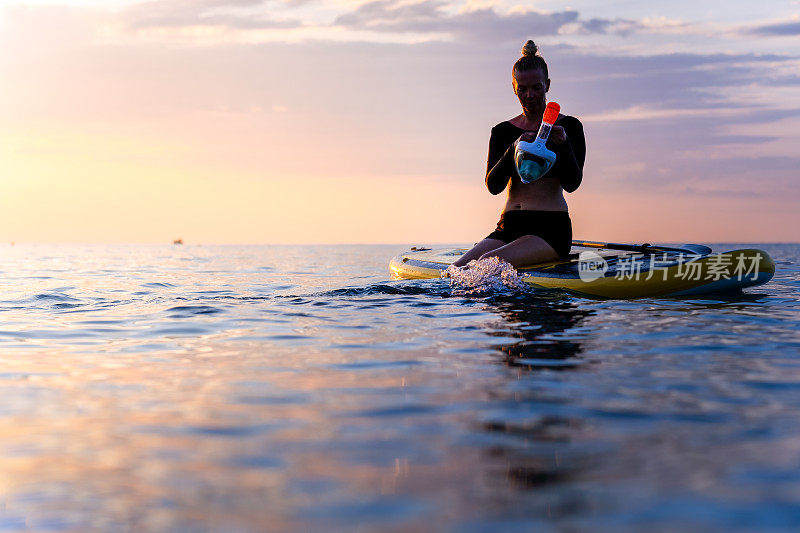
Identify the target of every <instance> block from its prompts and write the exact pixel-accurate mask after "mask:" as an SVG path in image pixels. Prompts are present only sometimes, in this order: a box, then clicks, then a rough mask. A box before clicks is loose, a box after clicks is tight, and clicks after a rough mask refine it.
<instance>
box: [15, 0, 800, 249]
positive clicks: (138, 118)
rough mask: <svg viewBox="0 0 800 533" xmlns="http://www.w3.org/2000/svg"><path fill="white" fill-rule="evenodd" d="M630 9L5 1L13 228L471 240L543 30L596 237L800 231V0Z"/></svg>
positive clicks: (31, 238) (24, 231)
mask: <svg viewBox="0 0 800 533" xmlns="http://www.w3.org/2000/svg"><path fill="white" fill-rule="evenodd" d="M626 4H627V3H611V4H610V5H609V6H606V8H604V9H603V11H602V12H598V8H597V7H595V6H594V3H591V2H583V1H579V2H575V3H573V4H572V8H571V9H569V10H564V9H563V8H561V7H559V6H560V5H561V4H560V3H557V2H549V1H547V2H537V3H535V4H533V5H526V6H525V7H520V6H519V5H517V4H515V3H513V2H505V1H502V0H498V1H493V0H490V1H482V2H471V1H470V2H449V3H446V4H439V3H435V2H429V1H426V0H423V1H421V2H416V1H415V2H349V1H347V2H345V1H319V2H307V3H302V2H301V3H295V2H281V1H264V2H259V1H253V2H245V3H242V2H234V1H230V2H225V1H215V2H208V1H197V2H181V3H176V2H170V1H160V0H155V1H153V0H151V1H148V2H142V1H133V0H130V1H117V2H108V1H102V2H100V1H88V0H86V1H72V2H66V1H61V2H58V1H56V0H51V1H49V2H38V1H36V2H34V1H27V2H23V1H19V2H14V1H12V2H10V3H9V2H6V3H4V4H3V6H2V7H0V76H2V79H3V80H4V83H3V88H2V89H0V240H4V241H6V242H12V241H13V242H152V243H159V242H171V240H172V239H173V238H177V237H179V236H180V237H182V238H183V239H184V241H185V242H187V243H377V242H385V243H395V242H397V243H401V242H402V243H420V244H428V243H437V242H453V243H456V242H458V243H468V242H474V241H476V240H478V239H480V238H482V237H483V236H485V234H487V233H488V232H489V231H491V229H492V225H493V224H494V223H495V222H496V219H497V215H498V213H499V211H500V209H501V207H502V205H503V198H502V197H493V196H491V195H490V194H489V193H488V192H487V191H486V189H485V187H484V185H483V179H484V171H485V157H486V143H487V141H488V135H489V130H490V128H491V127H492V126H493V125H494V124H496V123H498V122H500V121H502V120H504V119H507V118H510V117H512V116H514V115H516V114H517V113H518V112H519V110H518V103H517V102H516V99H515V97H514V95H513V93H512V91H511V84H510V66H511V64H513V62H514V60H516V58H517V57H518V51H519V47H520V46H521V45H522V43H523V42H524V41H525V40H526V39H528V38H532V39H534V40H536V41H537V43H538V44H539V45H540V47H541V51H542V54H543V55H544V57H545V58H546V59H547V61H548V63H549V65H550V75H551V78H552V88H551V91H550V94H549V97H550V98H551V99H553V100H557V101H558V102H559V103H561V105H562V107H563V112H565V113H567V114H571V115H574V116H577V117H578V118H580V119H581V120H582V121H583V123H584V126H585V131H586V136H587V145H588V155H587V162H586V167H585V172H584V176H585V178H584V183H583V185H582V186H581V188H580V189H578V191H576V192H575V193H574V194H571V195H567V201H568V202H569V204H570V211H571V215H572V218H573V221H574V225H575V235H576V236H577V237H581V238H587V239H596V240H638V241H643V240H646V241H688V240H691V241H698V242H703V241H715V242H719V241H728V242H730V241H759V242H763V241H796V240H797V236H796V232H795V229H794V228H796V227H797V226H798V225H800V215H798V214H797V211H796V204H797V203H798V199H800V185H798V182H797V180H796V173H797V169H798V168H800V159H799V158H798V155H797V153H796V148H795V147H796V146H797V143H798V141H800V139H798V137H800V133H799V132H800V113H798V110H800V94H798V91H797V85H798V81H800V78H799V77H798V72H800V71H799V70H798V66H800V60H799V59H798V57H800V56H799V54H800V45H798V41H797V35H798V33H800V30H798V27H799V26H798V24H800V19H799V18H798V14H799V13H800V4H798V3H797V2H788V3H784V4H781V5H774V6H771V7H769V8H766V9H765V7H764V6H763V5H762V6H759V9H758V10H756V9H755V8H753V7H752V6H750V5H749V4H748V3H744V2H739V3H736V4H737V5H731V4H730V3H726V2H710V3H708V5H707V7H706V8H705V10H703V9H701V10H699V11H698V10H693V9H682V8H686V6H689V5H691V4H689V3H688V2H677V3H676V4H675V5H673V6H671V7H669V8H666V7H662V6H660V5H659V4H657V3H654V2H652V3H640V4H637V5H636V7H629V6H627V5H626ZM738 4H740V5H738ZM770 10H771V11H770Z"/></svg>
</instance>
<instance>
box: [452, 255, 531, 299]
mask: <svg viewBox="0 0 800 533" xmlns="http://www.w3.org/2000/svg"><path fill="white" fill-rule="evenodd" d="M442 277H443V278H449V279H450V287H451V288H452V289H453V290H456V291H459V292H462V293H463V294H481V293H487V292H488V293H496V292H504V291H507V290H509V289H511V290H513V291H525V290H526V289H527V287H526V285H525V282H524V281H522V277H521V276H520V275H519V272H517V270H516V269H515V268H514V267H513V266H511V263H509V262H507V261H503V260H502V259H500V258H499V257H487V258H485V259H474V260H472V261H470V262H469V263H467V264H466V265H465V266H463V267H457V266H454V265H450V266H449V267H448V268H447V270H445V271H444V272H442Z"/></svg>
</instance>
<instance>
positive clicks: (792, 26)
mask: <svg viewBox="0 0 800 533" xmlns="http://www.w3.org/2000/svg"><path fill="white" fill-rule="evenodd" d="M746 33H750V34H755V35H764V36H770V37H794V36H797V35H800V21H796V20H795V21H792V22H778V23H775V24H763V25H761V26H754V27H751V28H748V29H747V31H746Z"/></svg>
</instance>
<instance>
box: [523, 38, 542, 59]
mask: <svg viewBox="0 0 800 533" xmlns="http://www.w3.org/2000/svg"><path fill="white" fill-rule="evenodd" d="M538 52H539V47H538V46H536V43H535V42H533V41H531V40H528V42H527V43H525V44H524V45H523V46H522V57H526V56H535V55H536V54H537V53H538Z"/></svg>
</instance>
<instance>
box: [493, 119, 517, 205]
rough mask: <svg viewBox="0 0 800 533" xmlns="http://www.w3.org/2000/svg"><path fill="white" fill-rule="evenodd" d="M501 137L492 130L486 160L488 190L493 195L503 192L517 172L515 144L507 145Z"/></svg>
mask: <svg viewBox="0 0 800 533" xmlns="http://www.w3.org/2000/svg"><path fill="white" fill-rule="evenodd" d="M499 137H500V136H499V135H498V134H497V133H496V131H495V129H494V128H492V135H491V137H490V138H489V156H488V157H487V159H486V188H487V189H489V192H490V193H492V194H500V193H501V192H503V190H505V188H506V186H507V185H508V181H509V180H510V179H511V176H513V175H514V173H515V172H516V169H515V167H514V143H511V145H505V143H504V142H502V139H500V138H499Z"/></svg>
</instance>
